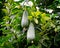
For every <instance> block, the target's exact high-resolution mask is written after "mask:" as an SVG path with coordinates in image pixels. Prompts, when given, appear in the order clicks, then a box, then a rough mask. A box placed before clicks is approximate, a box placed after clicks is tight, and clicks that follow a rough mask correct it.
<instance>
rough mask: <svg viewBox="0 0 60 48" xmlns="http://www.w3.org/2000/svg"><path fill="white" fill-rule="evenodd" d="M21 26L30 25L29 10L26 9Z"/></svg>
mask: <svg viewBox="0 0 60 48" xmlns="http://www.w3.org/2000/svg"><path fill="white" fill-rule="evenodd" d="M21 26H22V27H26V26H28V12H27V11H26V10H25V11H24V12H23V16H22V21H21Z"/></svg>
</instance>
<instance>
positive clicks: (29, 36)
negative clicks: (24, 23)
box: [27, 23, 35, 40]
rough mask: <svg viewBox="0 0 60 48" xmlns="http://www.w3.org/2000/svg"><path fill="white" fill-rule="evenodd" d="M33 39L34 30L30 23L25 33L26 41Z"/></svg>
mask: <svg viewBox="0 0 60 48" xmlns="http://www.w3.org/2000/svg"><path fill="white" fill-rule="evenodd" d="M34 38H35V29H34V25H33V23H30V25H29V29H28V31H27V39H28V40H33V39H34Z"/></svg>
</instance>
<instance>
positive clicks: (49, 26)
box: [0, 0, 60, 48]
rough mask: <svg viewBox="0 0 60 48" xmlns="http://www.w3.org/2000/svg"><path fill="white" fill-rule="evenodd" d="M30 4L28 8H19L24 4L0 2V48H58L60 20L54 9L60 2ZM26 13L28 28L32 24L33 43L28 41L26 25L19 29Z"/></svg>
mask: <svg viewBox="0 0 60 48" xmlns="http://www.w3.org/2000/svg"><path fill="white" fill-rule="evenodd" d="M26 1H27V0H26ZM31 1H32V2H31V3H32V4H30V5H29V4H28V5H26V3H25V5H21V3H22V2H23V0H17V1H16V0H15V1H14V0H7V1H6V0H0V12H1V13H0V15H1V16H0V48H59V44H60V38H59V36H60V16H59V15H58V14H57V13H58V12H59V10H58V9H60V8H57V6H60V0H53V1H52V0H51V1H50V0H46V1H45V0H43V1H42V0H38V1H37V0H36V1H35V0H31ZM50 2H52V3H50ZM45 9H46V10H47V9H52V10H53V12H51V13H49V11H48V12H47V11H46V10H45ZM25 10H26V11H27V12H28V21H29V24H30V23H31V22H33V24H34V29H35V39H33V43H32V40H27V30H28V27H29V24H28V26H26V27H25V26H24V27H22V26H21V20H22V16H23V12H24V11H25ZM24 28H25V30H24ZM23 31H24V32H23ZM31 32H32V31H31Z"/></svg>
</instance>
